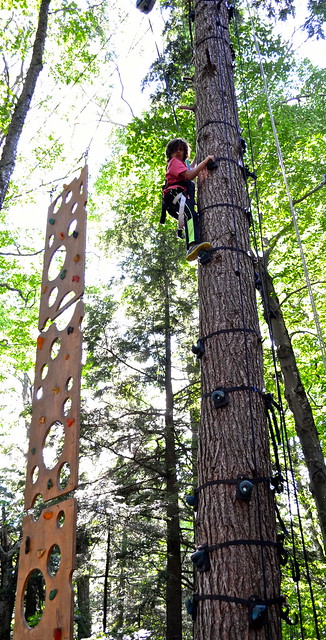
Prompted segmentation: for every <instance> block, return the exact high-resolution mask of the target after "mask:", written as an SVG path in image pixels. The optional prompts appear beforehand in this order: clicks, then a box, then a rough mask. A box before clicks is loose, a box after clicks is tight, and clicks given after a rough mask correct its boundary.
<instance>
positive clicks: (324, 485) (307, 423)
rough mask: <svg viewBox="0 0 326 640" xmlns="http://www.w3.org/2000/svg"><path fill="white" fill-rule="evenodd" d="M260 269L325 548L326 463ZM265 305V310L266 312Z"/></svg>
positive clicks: (281, 320) (270, 285)
mask: <svg viewBox="0 0 326 640" xmlns="http://www.w3.org/2000/svg"><path fill="white" fill-rule="evenodd" d="M260 273H261V275H262V282H263V286H264V287H266V291H265V296H266V301H267V305H268V309H269V310H270V311H271V312H272V313H271V314H270V323H271V326H272V331H273V339H274V341H275V346H276V349H277V357H278V359H279V362H280V365H281V370H282V374H283V380H284V393H285V397H286V400H287V402H288V405H289V407H290V409H291V411H292V413H293V417H294V422H295V428H296V432H297V434H298V438H299V440H300V443H301V447H302V451H303V455H304V459H305V463H306V465H307V468H308V472H309V480H310V488H311V492H312V495H313V497H314V500H315V503H316V508H317V513H318V518H319V522H320V527H321V531H322V535H323V541H324V547H325V550H326V466H325V460H324V456H323V452H322V448H321V444H320V441H319V435H318V432H317V429H316V425H315V421H314V416H313V413H312V410H311V406H310V403H309V400H308V397H307V394H306V392H305V389H304V387H303V385H302V382H301V379H300V373H299V370H298V367H297V363H296V358H295V355H294V352H293V348H292V344H291V339H290V336H289V334H288V331H287V328H286V326H285V322H284V318H283V314H282V311H281V309H280V303H279V300H278V298H277V295H276V291H275V289H274V285H273V280H272V278H271V276H270V275H269V273H268V271H267V269H266V267H265V265H264V261H263V260H260ZM268 309H267V312H268Z"/></svg>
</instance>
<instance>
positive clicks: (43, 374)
mask: <svg viewBox="0 0 326 640" xmlns="http://www.w3.org/2000/svg"><path fill="white" fill-rule="evenodd" d="M48 371H49V365H47V364H44V365H43V367H42V369H41V379H42V380H44V378H46V376H47V375H48Z"/></svg>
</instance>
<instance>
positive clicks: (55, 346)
mask: <svg viewBox="0 0 326 640" xmlns="http://www.w3.org/2000/svg"><path fill="white" fill-rule="evenodd" d="M60 347H61V342H60V339H59V338H56V339H55V340H53V342H52V344H51V349H50V358H51V360H54V359H55V358H56V357H57V355H58V353H59V351H60Z"/></svg>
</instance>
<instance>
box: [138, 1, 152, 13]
mask: <svg viewBox="0 0 326 640" xmlns="http://www.w3.org/2000/svg"><path fill="white" fill-rule="evenodd" d="M154 4H155V0H137V2H136V8H137V9H139V10H140V11H141V12H142V13H149V12H150V11H152V9H153V7H154Z"/></svg>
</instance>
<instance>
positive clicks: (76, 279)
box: [71, 276, 80, 282]
mask: <svg viewBox="0 0 326 640" xmlns="http://www.w3.org/2000/svg"><path fill="white" fill-rule="evenodd" d="M71 280H72V282H79V280H80V277H79V276H72V278H71Z"/></svg>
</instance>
